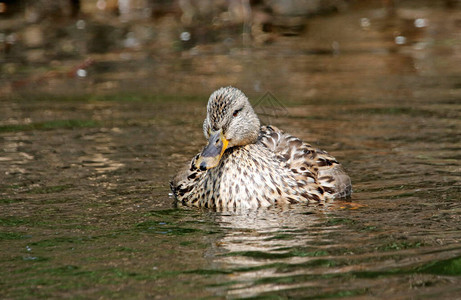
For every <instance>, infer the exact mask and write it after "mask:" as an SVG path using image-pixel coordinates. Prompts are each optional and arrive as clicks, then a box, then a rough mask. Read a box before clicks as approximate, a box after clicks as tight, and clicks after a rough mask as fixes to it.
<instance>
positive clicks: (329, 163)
mask: <svg viewBox="0 0 461 300" xmlns="http://www.w3.org/2000/svg"><path fill="white" fill-rule="evenodd" d="M259 141H260V142H261V143H262V144H263V145H265V146H266V147H267V148H268V149H270V150H271V151H273V152H274V153H275V154H276V155H277V157H278V158H279V159H280V160H281V161H283V162H284V163H285V164H286V167H287V168H289V169H291V171H292V172H293V173H294V174H295V178H296V179H297V180H298V181H299V180H305V181H306V182H307V184H317V185H319V186H321V187H322V188H323V190H324V191H325V195H324V196H325V198H336V197H348V196H349V195H350V194H351V192H352V185H351V180H350V178H349V176H348V175H347V174H346V172H345V171H344V169H343V167H342V166H341V164H340V163H339V162H338V161H337V160H336V159H335V158H334V157H333V156H331V155H329V154H328V153H327V152H326V151H322V150H319V149H316V148H314V147H312V146H311V145H309V144H307V143H304V142H302V141H301V140H300V139H299V138H297V137H294V136H291V135H289V134H286V133H285V132H283V131H281V130H280V129H278V128H277V127H275V126H262V127H261V133H260V140H259Z"/></svg>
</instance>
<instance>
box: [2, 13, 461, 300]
mask: <svg viewBox="0 0 461 300" xmlns="http://www.w3.org/2000/svg"><path fill="white" fill-rule="evenodd" d="M398 13H399V14H398V16H397V17H395V16H394V17H386V16H384V15H383V14H384V11H383V10H382V9H379V8H375V7H371V8H369V7H367V8H361V9H357V10H350V11H346V12H343V13H341V14H336V15H332V16H329V17H321V18H315V19H312V20H311V21H310V22H309V30H308V31H307V32H305V33H304V34H301V35H299V36H289V37H283V36H279V37H277V38H276V40H275V41H274V42H273V43H272V44H270V45H267V46H260V47H255V48H252V49H246V48H245V49H243V50H235V51H234V52H232V53H231V54H229V53H227V54H225V53H220V52H219V51H217V52H218V53H216V52H214V51H208V52H206V51H203V52H201V53H199V54H191V52H190V51H189V50H184V52H182V55H181V56H173V57H169V60H167V61H166V62H165V61H161V62H160V61H151V60H150V59H146V60H145V61H144V60H142V59H141V62H142V63H140V64H139V65H138V66H137V67H138V68H139V69H138V68H137V69H136V70H141V71H140V72H137V73H135V74H136V75H130V74H131V73H129V71H127V72H128V74H121V75H120V76H121V77H123V78H122V79H121V80H120V83H118V82H117V80H116V79H114V78H115V77H117V76H116V75H117V74H119V71H120V70H122V69H123V67H126V65H125V64H126V63H125V62H115V61H114V62H112V65H110V66H111V68H109V69H107V68H102V66H103V65H104V63H102V62H99V63H98V62H97V61H96V62H95V68H99V69H98V70H99V72H96V71H95V70H93V69H91V68H89V71H90V72H89V74H91V71H93V72H94V75H91V76H93V77H91V76H89V77H91V78H86V79H81V78H80V79H78V78H71V79H69V78H64V79H63V78H60V77H59V76H58V77H53V78H51V79H49V80H45V81H42V82H41V83H40V84H37V83H36V82H31V83H27V84H26V85H23V86H21V88H18V89H14V88H13V91H12V92H11V93H10V94H8V95H5V96H3V98H2V100H1V102H0V145H1V147H0V170H1V173H0V206H1V210H0V245H1V246H0V266H1V270H2V275H1V277H0V295H1V297H2V298H50V297H51V298H64V297H68V298H111V299H112V298H160V299H178V298H215V297H216V298H226V297H228V298H266V297H267V298H274V299H284V298H303V299H306V298H307V299H309V298H335V297H346V298H347V297H349V298H360V299H369V298H382V299H389V298H396V297H398V298H403V299H405V298H433V297H438V298H447V299H448V298H450V299H453V298H457V297H459V295H461V225H460V224H461V204H460V198H461V197H460V196H461V185H460V182H461V180H460V179H461V176H460V174H461V164H460V153H461V152H460V151H461V142H460V141H461V139H460V132H461V102H460V99H461V88H460V87H461V72H460V69H459V65H461V64H460V63H461V47H460V46H461V44H460V42H459V41H460V30H461V27H460V25H459V24H461V23H460V21H461V15H460V12H459V11H457V10H454V11H453V10H444V9H441V8H437V9H433V10H432V11H430V13H429V11H428V10H427V9H415V8H411V7H410V8H406V9H405V10H398ZM363 18H366V20H365V19H363ZM418 18H424V20H426V21H425V22H426V23H424V22H423V23H421V21H418V22H416V23H415V22H414V21H415V20H416V19H418ZM367 20H368V21H367ZM414 24H420V25H421V24H423V25H424V24H427V26H426V27H424V28H422V29H421V28H419V27H416V26H415V25H414ZM363 26H365V28H362V29H361V27H363ZM398 36H404V37H405V38H406V40H405V44H402V45H398V44H396V40H395V37H398ZM398 41H401V40H399V39H398ZM218 50H219V49H218ZM210 61H212V62H213V64H209V63H208V64H207V62H210ZM144 64H145V65H144ZM153 66H156V67H162V68H163V69H160V70H159V69H155V70H152V69H151V68H152V67H153ZM114 70H116V71H114ZM146 70H150V71H148V72H151V73H146V72H147V71H146ZM159 72H160V74H163V75H165V74H166V75H165V76H163V75H162V76H157V77H152V75H153V74H158V73H159ZM130 77H132V78H133V79H132V82H139V84H138V88H141V89H142V90H136V88H134V87H132V86H130V84H131V83H130V82H131V81H130V79H129V78H130ZM3 78H4V77H3ZM107 82H110V83H111V84H112V85H111V84H107ZM227 84H233V85H235V86H237V87H239V88H241V89H242V90H243V91H244V92H246V93H247V94H248V95H249V96H250V97H251V100H252V102H253V103H256V102H257V101H258V98H259V97H261V96H263V95H264V94H265V92H266V91H270V92H271V93H272V95H273V96H274V97H276V99H277V101H278V103H279V105H281V106H283V108H284V110H283V113H281V114H275V115H270V114H269V115H265V116H262V117H261V118H262V119H263V121H264V120H265V121H268V120H270V121H271V122H272V123H274V124H275V125H277V126H278V127H280V128H283V129H284V130H286V131H287V132H290V133H292V134H294V135H296V136H298V137H300V138H302V139H303V140H306V141H309V142H311V143H313V144H315V145H317V146H319V147H321V148H323V149H325V150H327V151H329V152H330V153H332V154H333V155H334V156H335V157H337V158H338V159H339V160H340V161H341V162H342V163H343V164H344V166H345V168H346V170H347V171H348V172H349V174H350V176H351V178H352V181H353V187H354V194H353V196H352V198H351V199H350V200H338V201H333V202H330V203H327V205H325V206H321V207H319V206H301V205H300V206H293V207H292V208H291V209H281V208H272V209H268V210H258V211H248V212H236V213H232V212H228V213H217V212H212V211H209V210H196V209H177V208H175V207H174V206H173V199H171V197H169V187H168V181H169V179H170V178H171V176H173V174H175V172H176V171H177V170H178V169H179V168H180V167H181V166H182V165H183V164H184V163H185V162H186V161H188V160H190V158H191V157H192V156H193V155H194V154H196V153H197V152H198V151H199V149H200V148H201V147H202V146H203V145H204V144H205V140H204V138H203V134H202V132H201V122H202V121H203V118H204V116H205V105H206V101H207V97H208V95H209V94H210V93H211V92H212V91H213V90H214V89H215V88H217V87H219V86H221V85H227ZM101 86H104V87H107V86H118V87H119V88H120V89H121V90H122V91H123V92H121V93H119V94H116V93H107V91H106V90H105V89H102V90H103V92H104V91H106V92H105V93H103V92H101V89H100V87H101ZM34 89H37V90H38V92H34V93H31V91H32V92H33V90H34ZM66 89H69V91H70V93H64V92H65V90H66ZM92 89H94V91H95V92H94V93H92V92H90V93H88V91H91V90H92ZM50 93H52V94H53V95H52V96H50Z"/></svg>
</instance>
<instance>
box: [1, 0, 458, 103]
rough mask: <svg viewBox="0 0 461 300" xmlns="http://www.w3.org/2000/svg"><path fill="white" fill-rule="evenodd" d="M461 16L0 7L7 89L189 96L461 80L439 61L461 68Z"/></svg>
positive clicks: (380, 9) (181, 3)
mask: <svg viewBox="0 0 461 300" xmlns="http://www.w3.org/2000/svg"><path fill="white" fill-rule="evenodd" d="M460 7H461V1H457V0H437V1H424V0H419V1H414V0H413V1H411V0H374V1H361V0H323V1H321V0H280V1H272V0H251V1H250V0H217V1H211V0H208V1H207V0H176V1H174V0H172V1H160V0H157V1H155V0H120V1H117V0H56V1H51V0H38V1H27V0H16V1H14V0H9V1H0V60H1V68H0V80H1V82H0V89H1V91H2V94H4V95H5V94H8V93H12V92H17V91H18V90H19V91H21V92H24V91H27V90H33V92H34V93H37V92H51V93H79V94H88V93H118V92H119V91H124V92H134V91H136V92H142V93H161V94H176V95H178V94H191V93H193V94H206V93H210V91H212V90H214V89H215V88H217V87H219V86H223V85H235V86H238V87H240V88H241V89H242V90H244V91H246V92H247V93H250V94H255V95H259V94H260V93H262V92H263V91H266V90H271V91H277V93H278V94H279V95H284V96H290V95H291V96H293V97H297V98H298V99H299V98H301V99H302V98H309V97H331V96H335V97H336V96H340V97H361V96H364V95H366V96H367V97H368V96H369V94H370V93H368V91H369V90H370V89H371V90H373V91H377V92H379V93H383V94H385V95H387V94H388V93H391V95H390V96H395V95H393V93H394V92H395V90H396V89H401V84H402V82H401V81H400V80H399V79H397V81H398V82H392V80H393V78H390V81H391V82H383V81H382V80H381V75H389V76H393V75H395V74H405V75H410V76H411V75H412V74H413V75H424V77H425V78H428V77H432V76H435V75H437V73H438V72H440V71H443V72H444V73H447V72H448V73H457V74H459V73H458V69H459V68H458V67H457V65H456V64H446V63H444V61H443V60H441V59H444V58H441V59H439V58H438V54H442V53H443V57H445V58H446V56H450V57H452V58H453V59H455V60H456V61H457V62H459V61H460V59H461V58H460V57H461V50H460V49H461V45H460V42H459V38H460V36H459V35H460V29H461V20H460V15H459V8H460ZM319 58H321V59H319ZM344 58H346V59H344ZM339 69H340V70H341V71H340V72H337V70H339ZM431 81H432V80H431ZM339 90H342V91H343V92H344V94H343V95H338V94H336V93H338V92H339ZM389 90H393V91H389ZM415 92H417V91H415ZM332 93H334V95H332Z"/></svg>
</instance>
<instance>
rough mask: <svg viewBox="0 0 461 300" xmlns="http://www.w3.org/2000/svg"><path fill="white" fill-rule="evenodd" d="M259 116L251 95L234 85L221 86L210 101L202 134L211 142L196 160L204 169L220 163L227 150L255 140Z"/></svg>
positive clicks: (197, 164)
mask: <svg viewBox="0 0 461 300" xmlns="http://www.w3.org/2000/svg"><path fill="white" fill-rule="evenodd" d="M259 127H260V123H259V119H258V116H257V115H256V113H255V112H254V110H253V108H252V107H251V104H250V102H249V101H248V98H247V97H246V96H245V94H244V93H242V92H241V91H240V90H239V89H236V88H234V87H225V88H220V89H219V90H217V91H215V92H214V93H213V94H211V96H210V99H209V100H208V106H207V116H206V118H205V121H204V122H203V133H204V135H205V137H206V138H207V139H208V144H207V145H206V146H205V148H204V149H203V151H202V153H201V154H200V156H199V158H198V159H197V160H196V167H197V168H200V169H201V170H206V169H211V168H214V167H216V166H217V165H218V164H219V161H220V159H221V157H222V155H223V154H224V151H226V149H228V148H231V147H236V146H244V145H247V144H252V143H254V142H256V140H257V139H258V134H259Z"/></svg>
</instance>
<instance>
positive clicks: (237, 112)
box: [232, 109, 242, 117]
mask: <svg viewBox="0 0 461 300" xmlns="http://www.w3.org/2000/svg"><path fill="white" fill-rule="evenodd" d="M241 110H242V109H237V110H235V111H234V113H233V114H232V115H233V116H234V117H236V116H237V115H238V114H239V112H240V111H241Z"/></svg>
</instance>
